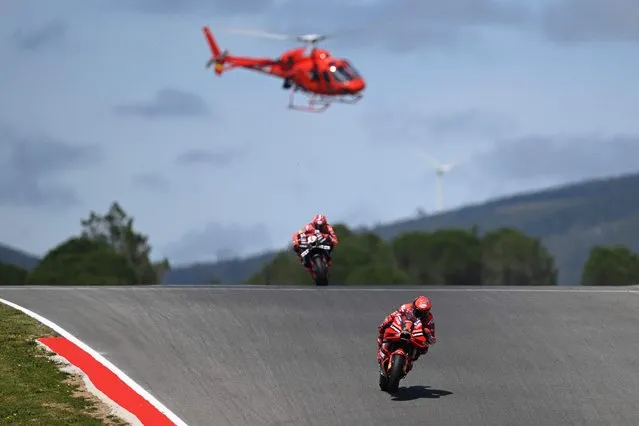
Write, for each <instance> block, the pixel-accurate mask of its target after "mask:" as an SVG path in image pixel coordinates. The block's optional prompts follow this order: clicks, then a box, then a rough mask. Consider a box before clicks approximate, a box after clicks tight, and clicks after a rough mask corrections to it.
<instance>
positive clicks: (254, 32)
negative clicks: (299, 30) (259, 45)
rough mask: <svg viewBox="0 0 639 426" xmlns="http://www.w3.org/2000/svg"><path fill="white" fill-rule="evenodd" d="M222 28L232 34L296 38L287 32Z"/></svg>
mask: <svg viewBox="0 0 639 426" xmlns="http://www.w3.org/2000/svg"><path fill="white" fill-rule="evenodd" d="M222 30H223V31H225V32H228V33H233V34H239V35H246V36H251V37H261V38H270V39H274V40H295V39H296V37H295V36H291V35H288V34H277V33H270V32H267V31H262V30H252V29H247V28H224V29H222Z"/></svg>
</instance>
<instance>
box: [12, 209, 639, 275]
mask: <svg viewBox="0 0 639 426" xmlns="http://www.w3.org/2000/svg"><path fill="white" fill-rule="evenodd" d="M335 230H336V232H337V234H338V236H339V238H340V245H339V246H338V247H337V249H336V250H335V251H334V253H333V267H332V269H331V274H330V282H331V283H334V284H345V285H360V284H368V285H375V284H418V285H419V284H423V285H511V286H512V285H520V286H526V285H532V286H535V285H537V286H539V285H549V286H553V285H557V268H556V266H555V261H554V259H553V257H552V256H551V255H550V254H549V252H548V250H547V249H546V248H545V247H544V246H543V245H542V244H541V243H540V241H539V239H537V238H532V237H530V236H527V235H525V234H523V233H522V232H520V231H518V230H516V229H513V228H501V229H497V230H493V231H490V232H487V233H485V234H483V235H480V233H479V230H478V229H477V227H474V228H472V229H458V228H450V229H440V230H438V231H435V232H429V233H427V232H408V233H404V234H401V235H399V236H398V237H396V238H395V239H393V240H392V241H384V240H382V239H381V238H380V237H378V236H377V235H376V234H374V233H372V232H355V231H352V230H350V229H349V228H348V227H346V226H344V225H341V224H340V225H336V226H335ZM150 253H151V246H150V245H149V239H148V236H146V235H143V234H141V233H139V232H137V231H136V230H135V229H134V227H133V218H131V217H129V216H128V215H127V214H126V213H125V211H124V210H123V209H122V208H121V207H120V205H119V204H118V203H117V202H114V203H112V205H111V206H110V208H109V210H108V211H107V213H106V214H104V215H98V214H96V213H95V212H91V213H90V215H89V217H88V218H87V219H84V220H82V221H81V231H80V233H79V234H78V235H74V236H72V237H70V238H68V239H67V240H65V241H63V242H62V243H60V244H59V245H57V246H56V247H54V248H53V249H52V250H50V251H49V252H48V253H47V254H46V255H45V256H44V258H43V259H42V261H41V262H40V263H39V264H38V266H37V267H35V268H34V269H33V270H31V271H27V270H25V269H22V268H20V267H17V266H14V265H9V264H2V263H0V285H1V284H4V285H21V284H28V285H45V284H48V285H56V284H57V285H149V284H158V283H161V282H162V280H163V276H164V274H165V273H166V272H167V271H168V270H169V268H170V265H169V262H168V260H166V259H164V260H162V261H161V262H152V261H151V260H150ZM212 282H217V280H215V279H214V280H213V281H212ZM246 283H248V284H313V281H312V280H311V278H310V276H309V274H308V273H307V272H306V270H305V269H304V268H303V266H302V265H301V263H300V262H299V260H298V258H297V256H295V254H294V253H292V251H291V250H290V249H287V250H282V251H281V252H280V253H279V254H278V255H277V256H276V257H275V259H273V261H272V262H270V263H268V264H267V265H265V266H264V267H263V268H262V270H261V271H260V272H259V273H257V274H255V275H253V276H252V277H250V278H249V279H248V280H247V282H246ZM581 284H582V285H633V284H639V255H638V254H636V253H633V252H632V251H631V250H630V249H628V248H626V247H622V246H613V247H603V246H596V247H593V248H592V250H591V252H590V256H589V258H588V261H587V262H586V263H585V265H584V268H583V272H582V279H581Z"/></svg>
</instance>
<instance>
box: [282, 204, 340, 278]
mask: <svg viewBox="0 0 639 426" xmlns="http://www.w3.org/2000/svg"><path fill="white" fill-rule="evenodd" d="M316 231H319V232H321V233H322V235H324V236H326V237H328V239H329V243H330V244H331V245H332V246H333V248H335V247H336V246H337V244H339V240H338V239H337V234H335V230H334V229H333V227H332V226H331V225H330V224H329V223H328V221H327V220H326V216H324V215H323V214H318V215H315V217H314V218H313V220H312V221H311V222H310V223H309V224H308V225H306V226H304V227H303V228H302V229H300V230H299V231H296V232H294V233H293V250H294V251H295V253H296V254H297V256H298V257H300V252H301V251H300V249H299V245H300V240H301V238H302V237H304V236H310V235H314V234H315V232H316ZM300 261H302V258H301V257H300ZM332 263H333V261H332V259H331V258H330V257H329V259H328V267H329V268H330V267H331V265H332ZM304 267H305V268H306V270H307V271H308V272H309V273H310V274H311V275H314V273H313V270H312V269H311V267H310V266H308V265H304Z"/></svg>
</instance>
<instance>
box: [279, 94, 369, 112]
mask: <svg viewBox="0 0 639 426" xmlns="http://www.w3.org/2000/svg"><path fill="white" fill-rule="evenodd" d="M296 91H297V90H296V89H295V88H293V89H292V90H291V94H290V97H289V103H288V108H289V109H294V110H297V111H305V112H324V111H326V110H327V109H328V107H330V106H331V104H332V103H333V102H339V103H342V104H356V103H357V102H359V101H360V100H361V99H362V98H363V95H361V94H357V95H331V96H329V95H319V94H317V93H310V94H309V93H304V95H305V96H306V97H307V98H308V103H307V104H305V105H304V104H302V105H300V104H295V92H296Z"/></svg>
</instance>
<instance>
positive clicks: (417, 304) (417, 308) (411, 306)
mask: <svg viewBox="0 0 639 426" xmlns="http://www.w3.org/2000/svg"><path fill="white" fill-rule="evenodd" d="M430 308H431V303H430V299H429V298H428V297H426V296H419V297H417V298H415V300H413V301H412V302H409V303H405V304H403V305H401V306H400V307H399V308H398V309H397V310H396V311H395V312H393V313H391V314H390V315H388V316H387V317H386V318H384V320H383V321H382V322H381V324H380V325H379V327H378V328H377V329H378V331H379V335H378V337H377V362H378V363H381V362H382V360H383V359H384V358H386V357H387V356H388V355H389V353H388V347H387V345H386V344H385V343H384V342H383V338H384V330H386V328H388V327H389V326H390V325H391V324H392V323H393V321H395V318H396V317H398V316H403V317H407V318H409V319H411V318H417V319H419V320H420V321H421V323H422V328H423V330H424V336H426V341H427V342H428V343H427V345H426V347H425V348H424V349H423V350H422V351H420V352H417V356H415V359H413V360H410V359H409V361H408V365H407V372H408V371H410V370H411V369H412V368H413V362H414V361H417V359H418V358H419V357H420V356H421V355H424V354H426V353H428V347H429V346H430V345H433V344H435V343H436V342H437V338H436V337H435V319H434V318H433V314H432V313H431V312H430Z"/></svg>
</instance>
